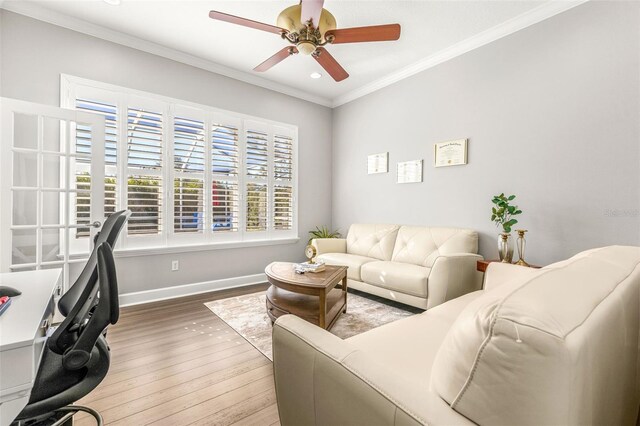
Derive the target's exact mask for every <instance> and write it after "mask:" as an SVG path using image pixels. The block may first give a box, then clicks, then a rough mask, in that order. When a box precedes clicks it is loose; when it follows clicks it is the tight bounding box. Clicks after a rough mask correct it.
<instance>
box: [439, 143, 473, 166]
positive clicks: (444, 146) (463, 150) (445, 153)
mask: <svg viewBox="0 0 640 426" xmlns="http://www.w3.org/2000/svg"><path fill="white" fill-rule="evenodd" d="M434 148H435V155H434V159H435V161H434V166H435V167H446V166H460V165H462V164H467V139H457V140H454V141H448V142H440V143H437V144H435V145H434Z"/></svg>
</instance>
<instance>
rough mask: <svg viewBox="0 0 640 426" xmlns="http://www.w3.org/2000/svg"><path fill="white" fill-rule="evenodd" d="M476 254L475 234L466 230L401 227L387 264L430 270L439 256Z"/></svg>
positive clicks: (476, 236)
mask: <svg viewBox="0 0 640 426" xmlns="http://www.w3.org/2000/svg"><path fill="white" fill-rule="evenodd" d="M477 252H478V233H477V232H475V231H472V230H470V229H459V228H427V227H425V226H401V227H400V229H399V230H398V237H397V238H396V243H395V245H394V248H393V255H392V257H391V260H393V261H394V262H403V263H412V264H414V265H419V266H426V267H428V268H430V267H432V266H433V262H435V260H436V258H437V257H438V256H440V255H444V254H454V253H474V254H475V253H477Z"/></svg>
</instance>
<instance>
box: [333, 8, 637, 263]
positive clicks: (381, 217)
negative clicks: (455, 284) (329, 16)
mask: <svg viewBox="0 0 640 426" xmlns="http://www.w3.org/2000/svg"><path fill="white" fill-rule="evenodd" d="M639 55H640V3H637V2H636V3H631V2H589V3H586V4H584V5H581V6H578V7H576V8H574V9H572V10H569V11H567V12H565V13H563V14H561V15H558V16H555V17H553V18H551V19H549V20H546V21H543V22H541V23H539V24H537V25H534V26H532V27H529V28H527V29H525V30H523V31H520V32H517V33H515V34H513V35H511V36H508V37H506V38H503V39H501V40H498V41H496V42H494V43H491V44H489V45H487V46H484V47H482V48H480V49H477V50H474V51H472V52H470V53H467V54H465V55H462V56H460V57H458V58H456V59H453V60H451V61H448V62H446V63H444V64H441V65H439V66H437V67H434V68H432V69H429V70H426V71H424V72H422V73H420V74H417V75H415V76H413V77H411V78H408V79H406V80H403V81H401V82H398V83H396V84H394V85H392V86H389V87H387V88H385V89H383V90H380V91H378V92H375V93H373V94H370V95H368V96H366V97H363V98H360V99H358V100H356V101H354V102H351V103H349V104H346V105H344V106H341V107H339V108H336V109H334V112H333V216H332V217H333V225H334V226H336V227H340V228H341V229H342V230H346V229H347V228H348V226H349V224H351V223H353V222H388V223H405V224H424V225H434V226H435V225H450V226H461V227H470V228H474V229H476V230H478V231H479V232H480V233H481V240H480V241H481V244H480V248H481V253H482V254H483V255H484V256H485V257H488V258H495V257H496V256H497V249H496V244H497V243H496V239H497V233H498V230H497V229H496V228H495V226H494V225H493V224H492V223H491V222H490V220H489V217H490V210H491V202H490V200H491V196H492V195H494V194H499V193H500V192H505V193H514V194H517V196H518V198H517V201H518V204H519V205H520V207H521V208H522V210H523V211H524V214H523V215H521V216H520V217H519V219H520V223H519V224H518V226H517V227H518V228H519V227H524V228H526V229H529V230H530V235H529V238H528V256H527V259H528V260H530V261H533V262H537V263H540V264H546V263H549V262H553V261H556V260H559V259H562V258H566V257H568V256H571V255H573V254H575V253H576V252H579V251H581V250H584V249H588V248H592V247H597V246H603V245H608V244H634V245H640V130H639V126H640V124H639V123H640V105H639V103H640V96H639V95H640V84H639V80H640V70H639V63H638V62H639ZM458 138H469V152H468V154H469V164H468V165H466V166H457V167H447V168H439V169H435V168H434V167H433V144H434V143H435V142H441V141H446V140H450V139H458ZM384 151H389V153H390V173H388V174H381V175H371V176H368V175H367V171H366V160H367V155H368V154H372V153H377V152H384ZM420 158H423V159H424V160H425V166H424V182H423V183H420V184H405V185H398V184H396V183H395V170H396V163H397V162H398V161H406V160H412V159H420Z"/></svg>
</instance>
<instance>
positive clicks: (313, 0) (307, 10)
mask: <svg viewBox="0 0 640 426" xmlns="http://www.w3.org/2000/svg"><path fill="white" fill-rule="evenodd" d="M323 4H324V0H302V11H301V13H300V21H301V22H302V23H303V24H306V23H307V21H308V20H309V19H311V23H312V24H313V26H314V27H316V28H317V27H318V23H319V22H320V14H322V5H323Z"/></svg>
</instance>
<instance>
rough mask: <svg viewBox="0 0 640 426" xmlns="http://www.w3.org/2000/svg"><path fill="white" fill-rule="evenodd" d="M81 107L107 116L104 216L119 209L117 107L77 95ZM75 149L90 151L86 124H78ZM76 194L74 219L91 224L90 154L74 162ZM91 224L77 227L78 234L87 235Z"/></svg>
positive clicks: (78, 104)
mask: <svg viewBox="0 0 640 426" xmlns="http://www.w3.org/2000/svg"><path fill="white" fill-rule="evenodd" d="M75 107H76V109H78V110H81V111H86V112H90V113H93V114H98V115H101V116H102V117H104V119H105V182H104V183H105V188H104V190H105V192H104V196H105V199H104V214H105V217H106V216H109V215H111V214H112V213H114V212H115V211H116V174H117V170H116V162H117V145H118V108H117V107H116V105H113V104H112V103H109V102H105V101H98V100H95V99H86V98H76V100H75ZM75 151H76V153H77V154H82V155H87V156H90V155H91V129H90V128H88V127H87V126H83V125H77V126H76V140H75ZM75 166H76V167H75V168H76V170H75V187H76V190H77V192H76V198H75V206H73V208H74V215H75V223H77V224H88V223H89V221H90V220H89V218H90V215H91V212H90V210H89V206H90V202H91V199H90V194H91V176H90V174H89V158H88V157H84V158H83V157H77V158H76V162H75ZM88 236H89V228H78V229H77V230H76V238H81V237H88Z"/></svg>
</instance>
